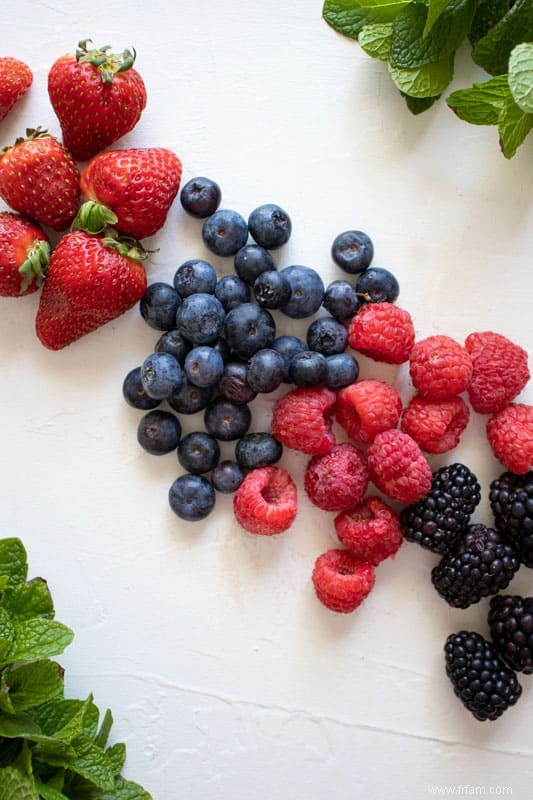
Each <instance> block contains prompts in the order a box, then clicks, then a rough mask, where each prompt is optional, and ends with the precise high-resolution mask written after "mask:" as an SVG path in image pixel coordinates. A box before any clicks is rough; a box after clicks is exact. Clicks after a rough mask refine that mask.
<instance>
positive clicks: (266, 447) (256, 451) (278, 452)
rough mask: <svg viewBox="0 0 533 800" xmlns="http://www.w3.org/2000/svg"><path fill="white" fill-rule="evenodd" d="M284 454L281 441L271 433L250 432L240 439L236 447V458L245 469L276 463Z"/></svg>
mask: <svg viewBox="0 0 533 800" xmlns="http://www.w3.org/2000/svg"><path fill="white" fill-rule="evenodd" d="M282 454H283V447H282V445H281V442H278V440H277V439H275V438H274V437H273V436H272V434H271V433H249V434H247V435H246V436H243V437H242V439H239V441H238V442H237V446H236V447H235V458H236V459H237V462H238V464H239V466H240V467H242V469H245V470H246V469H256V468H257V467H266V466H267V465H268V464H275V463H276V461H279V460H280V458H281V456H282Z"/></svg>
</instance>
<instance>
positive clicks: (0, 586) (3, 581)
mask: <svg viewBox="0 0 533 800" xmlns="http://www.w3.org/2000/svg"><path fill="white" fill-rule="evenodd" d="M8 583H9V575H0V592H3V591H4V589H5V588H6V586H7V584H8Z"/></svg>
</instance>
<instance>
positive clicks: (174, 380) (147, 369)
mask: <svg viewBox="0 0 533 800" xmlns="http://www.w3.org/2000/svg"><path fill="white" fill-rule="evenodd" d="M141 381H142V385H143V387H144V391H145V392H146V394H147V395H149V396H150V397H153V398H154V399H155V400H164V399H165V397H168V396H169V394H171V393H172V392H176V391H177V390H178V389H179V388H180V386H181V384H182V383H183V373H182V371H181V367H180V365H179V362H178V361H176V359H175V358H174V356H171V355H170V353H152V355H151V356H148V358H147V359H145V361H143V363H142V365H141Z"/></svg>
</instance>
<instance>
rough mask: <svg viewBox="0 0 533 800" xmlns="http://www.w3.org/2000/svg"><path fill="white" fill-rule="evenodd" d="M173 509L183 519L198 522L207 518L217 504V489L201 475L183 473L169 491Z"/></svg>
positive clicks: (169, 500) (169, 499)
mask: <svg viewBox="0 0 533 800" xmlns="http://www.w3.org/2000/svg"><path fill="white" fill-rule="evenodd" d="M168 502H169V503H170V508H171V509H172V511H173V512H174V513H175V514H177V515H178V517H180V518H181V519H185V520H187V521H188V522H197V521H198V520H200V519H205V517H207V516H208V514H210V513H211V511H212V510H213V507H214V505H215V490H214V489H213V487H212V486H211V484H210V483H209V481H208V480H207V479H206V478H204V477H203V476H201V475H182V476H181V478H177V479H176V480H175V481H174V483H173V484H172V486H171V487H170V489H169V492H168Z"/></svg>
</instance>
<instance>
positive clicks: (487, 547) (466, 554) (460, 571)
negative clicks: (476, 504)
mask: <svg viewBox="0 0 533 800" xmlns="http://www.w3.org/2000/svg"><path fill="white" fill-rule="evenodd" d="M519 566H520V562H519V560H518V557H517V555H516V553H515V551H514V550H513V548H512V547H511V545H509V544H507V543H505V542H504V541H503V540H502V537H501V536H500V534H499V533H498V532H497V531H495V530H493V529H492V528H487V527H486V526H485V525H469V526H468V528H467V532H466V535H465V536H464V537H463V538H462V539H461V540H460V541H459V543H458V544H457V546H456V548H455V549H454V550H450V551H448V552H447V553H445V554H444V556H443V557H442V559H441V560H440V562H439V563H438V564H437V566H436V567H434V568H433V570H432V572H431V581H432V583H433V586H434V587H435V589H436V590H437V592H438V593H439V594H440V596H441V597H443V598H444V599H445V600H446V602H447V603H449V604H450V605H451V606H454V607H455V608H468V606H470V605H472V603H478V602H479V601H480V600H481V598H482V597H487V596H488V595H491V594H497V593H498V592H500V591H501V590H502V589H505V588H506V587H507V586H508V585H509V583H510V581H511V579H512V577H513V575H514V574H515V572H516V570H517V569H518V567H519Z"/></svg>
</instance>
